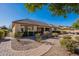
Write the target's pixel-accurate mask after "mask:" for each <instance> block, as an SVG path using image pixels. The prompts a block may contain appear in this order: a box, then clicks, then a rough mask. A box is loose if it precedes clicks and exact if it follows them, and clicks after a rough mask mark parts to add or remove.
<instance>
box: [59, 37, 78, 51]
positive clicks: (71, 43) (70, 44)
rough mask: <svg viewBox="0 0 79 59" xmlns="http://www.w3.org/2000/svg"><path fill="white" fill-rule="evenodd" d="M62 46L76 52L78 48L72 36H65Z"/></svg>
mask: <svg viewBox="0 0 79 59" xmlns="http://www.w3.org/2000/svg"><path fill="white" fill-rule="evenodd" d="M60 44H61V45H62V46H64V47H65V48H67V49H68V50H69V51H71V52H74V51H75V48H76V47H77V44H76V42H75V41H74V40H72V37H71V36H64V37H63V38H62V39H61V40H60Z"/></svg>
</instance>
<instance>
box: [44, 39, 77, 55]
mask: <svg viewBox="0 0 79 59" xmlns="http://www.w3.org/2000/svg"><path fill="white" fill-rule="evenodd" d="M46 41H47V42H51V43H52V44H53V45H52V48H51V49H50V50H49V51H48V52H47V53H46V54H44V56H69V55H74V56H76V54H71V53H70V52H69V51H67V50H66V49H64V48H63V47H61V45H60V42H59V39H48V40H46Z"/></svg>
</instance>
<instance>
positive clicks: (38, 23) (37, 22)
mask: <svg viewBox="0 0 79 59" xmlns="http://www.w3.org/2000/svg"><path fill="white" fill-rule="evenodd" d="M12 23H22V24H23V23H24V24H34V25H40V26H50V25H49V24H47V23H44V22H40V21H36V20H31V19H22V20H16V21H13V22H12Z"/></svg>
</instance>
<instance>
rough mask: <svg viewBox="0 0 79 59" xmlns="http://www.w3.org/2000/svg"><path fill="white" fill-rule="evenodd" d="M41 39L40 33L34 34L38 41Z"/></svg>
mask: <svg viewBox="0 0 79 59" xmlns="http://www.w3.org/2000/svg"><path fill="white" fill-rule="evenodd" d="M41 39H42V38H41V36H40V33H36V34H35V40H36V41H38V42H40V41H41Z"/></svg>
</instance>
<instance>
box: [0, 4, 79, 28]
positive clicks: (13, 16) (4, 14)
mask: <svg viewBox="0 0 79 59" xmlns="http://www.w3.org/2000/svg"><path fill="white" fill-rule="evenodd" d="M78 18H79V15H76V14H72V13H71V14H68V17H67V18H64V17H63V16H54V15H51V13H50V11H49V10H47V7H46V6H44V7H43V8H42V9H39V10H37V11H35V12H33V13H31V12H29V11H28V10H27V9H26V8H25V7H24V4H22V3H6V4H5V3H4V4H3V3H2V4H1V3H0V26H4V25H5V26H7V27H9V26H11V24H12V21H15V20H21V19H32V20H38V21H41V22H45V23H48V24H53V25H62V26H71V25H72V24H73V23H74V22H75V21H76V20H77V19H78Z"/></svg>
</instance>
